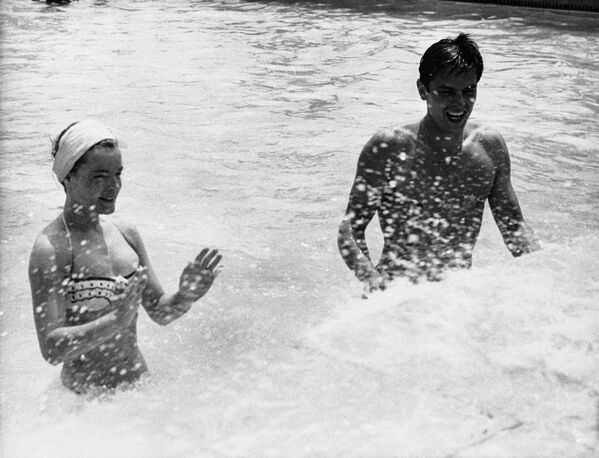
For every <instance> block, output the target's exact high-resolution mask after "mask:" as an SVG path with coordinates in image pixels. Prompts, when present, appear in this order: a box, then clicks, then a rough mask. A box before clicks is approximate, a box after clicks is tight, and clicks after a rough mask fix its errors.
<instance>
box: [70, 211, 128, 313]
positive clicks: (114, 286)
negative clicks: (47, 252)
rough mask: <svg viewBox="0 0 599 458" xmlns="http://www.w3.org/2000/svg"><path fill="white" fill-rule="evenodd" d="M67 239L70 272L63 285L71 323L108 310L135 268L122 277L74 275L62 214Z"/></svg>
mask: <svg viewBox="0 0 599 458" xmlns="http://www.w3.org/2000/svg"><path fill="white" fill-rule="evenodd" d="M62 219H63V222H64V225H65V229H66V234H67V239H68V242H69V252H70V256H71V262H70V268H69V271H70V272H71V274H70V275H69V276H67V277H66V278H65V279H64V282H63V286H65V287H66V290H67V295H68V297H69V299H70V302H71V304H70V307H67V321H68V322H69V323H72V324H81V323H86V322H88V321H91V320H93V319H96V318H97V317H99V316H101V315H103V314H104V313H106V312H107V311H108V310H109V309H108V310H105V309H106V308H107V307H108V306H109V305H110V303H111V299H112V298H113V297H114V296H115V295H117V294H120V293H122V292H124V291H125V289H126V288H127V285H128V284H129V279H130V278H131V277H132V276H133V275H134V274H135V270H134V271H133V272H131V273H130V274H129V275H127V276H125V277H123V276H122V275H117V276H116V277H82V276H78V275H74V274H73V273H72V272H73V265H74V260H73V257H74V252H73V245H72V242H71V233H70V232H69V229H68V226H67V224H66V221H65V220H64V214H63V216H62Z"/></svg>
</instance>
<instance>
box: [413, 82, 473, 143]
mask: <svg viewBox="0 0 599 458" xmlns="http://www.w3.org/2000/svg"><path fill="white" fill-rule="evenodd" d="M476 84H477V79H476V72H475V71H474V70H468V71H465V72H461V73H455V72H442V73H440V74H438V75H436V76H435V77H434V78H433V79H432V80H431V82H430V83H429V88H428V89H427V88H426V87H425V86H424V84H422V83H421V82H420V81H418V91H419V93H420V96H421V98H422V99H423V100H426V105H427V112H428V115H429V116H430V117H431V118H432V120H433V121H434V122H435V124H436V125H437V127H438V128H439V129H440V130H441V131H443V132H455V131H461V130H463V129H464V127H465V126H466V122H467V121H468V118H469V117H470V114H471V113H472V110H473V109H474V103H475V101H476Z"/></svg>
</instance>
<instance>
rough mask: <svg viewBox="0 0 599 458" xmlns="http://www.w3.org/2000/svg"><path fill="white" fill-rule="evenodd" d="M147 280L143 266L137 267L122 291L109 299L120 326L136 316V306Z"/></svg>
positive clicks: (126, 324) (128, 322)
mask: <svg viewBox="0 0 599 458" xmlns="http://www.w3.org/2000/svg"><path fill="white" fill-rule="evenodd" d="M147 282H148V277H147V276H146V269H145V267H138V268H137V270H136V271H135V274H134V275H133V276H132V277H131V278H130V279H129V281H128V283H127V287H126V288H125V289H124V291H123V292H121V293H119V294H116V295H115V296H113V298H112V299H111V301H110V302H111V307H112V309H113V310H114V311H115V312H116V319H117V322H118V324H119V325H120V326H122V327H128V326H129V325H130V324H131V322H132V321H133V320H134V319H135V317H136V316H137V308H138V307H139V304H141V295H142V293H143V290H144V288H145V287H146V283H147Z"/></svg>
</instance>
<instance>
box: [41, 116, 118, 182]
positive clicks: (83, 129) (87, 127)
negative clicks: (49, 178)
mask: <svg viewBox="0 0 599 458" xmlns="http://www.w3.org/2000/svg"><path fill="white" fill-rule="evenodd" d="M102 140H112V141H114V142H115V143H116V142H117V140H116V137H115V135H114V134H113V133H112V131H111V130H110V129H109V128H108V127H106V126H104V125H103V124H101V123H99V122H98V121H95V120H93V119H84V120H82V121H79V122H78V123H76V124H74V125H72V126H71V127H69V128H68V129H67V131H66V132H65V133H64V134H63V135H62V137H61V138H60V141H59V142H58V149H57V151H56V155H55V156H54V164H53V165H52V170H53V171H54V173H55V174H56V178H58V181H59V182H61V183H62V182H63V181H64V179H65V178H66V176H67V175H68V174H69V172H70V171H71V169H72V168H73V166H74V165H75V162H77V161H78V160H79V158H80V157H81V156H83V155H84V154H85V153H86V152H87V151H88V150H89V149H90V148H91V147H92V146H94V145H96V144H98V143H100V142H101V141H102Z"/></svg>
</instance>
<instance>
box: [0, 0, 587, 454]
mask: <svg viewBox="0 0 599 458" xmlns="http://www.w3.org/2000/svg"><path fill="white" fill-rule="evenodd" d="M1 8H2V13H3V14H2V25H1V27H2V28H1V30H2V35H1V46H2V48H1V49H2V54H1V55H2V58H1V60H0V67H1V70H0V71H1V73H0V76H1V82H2V84H1V89H0V91H1V97H2V98H1V106H2V113H1V116H2V117H1V122H0V127H1V130H2V137H1V153H0V154H1V155H0V161H1V162H0V165H1V168H0V169H1V170H0V192H1V194H0V199H1V211H2V212H1V217H2V218H1V222H0V238H1V245H0V246H1V247H2V248H1V250H2V251H1V256H0V268H1V271H0V275H1V279H0V282H1V283H0V286H1V297H0V358H1V365H0V393H1V398H0V400H1V416H0V428H1V429H0V455H2V456H6V457H29V456H47V457H81V456H86V457H106V456H144V457H165V456H167V457H188V456H452V455H457V456H577V457H579V456H596V455H597V453H598V452H599V445H598V439H599V429H598V428H599V427H598V418H599V414H598V406H599V396H598V393H599V383H598V378H597V373H599V361H598V357H597V352H598V350H599V313H598V311H597V303H599V301H598V299H599V282H598V281H597V279H598V278H599V257H598V255H599V235H598V234H599V231H598V230H599V204H598V202H599V154H597V145H598V144H599V129H598V128H597V118H598V116H599V96H598V95H597V91H596V84H597V81H598V80H599V35H598V34H597V32H596V30H597V25H599V15H593V14H589V13H574V12H563V11H545V10H531V9H523V8H511V7H505V6H501V7H499V6H493V5H474V4H465V3H453V2H439V1H428V0H427V1H408V2H401V3H400V2H391V1H382V2H374V1H363V2H352V1H342V0H339V1H332V2H322V3H289V2H244V1H240V0H231V1H224V0H221V1H195V2H194V1H183V0H173V1H169V2H159V1H151V0H141V1H134V2H131V1H128V2H125V1H94V2H91V1H89V2H88V1H79V2H74V3H72V4H69V5H65V6H50V5H47V4H45V3H42V2H18V1H16V0H6V1H4V2H2V5H1ZM459 31H466V32H469V33H471V34H472V35H473V37H474V38H475V39H476V40H477V42H478V43H479V45H480V48H481V51H482V53H483V57H484V59H485V73H484V74H483V77H482V80H481V82H480V85H479V96H478V100H477V105H476V108H475V111H474V114H473V117H472V119H473V121H475V122H481V123H488V124H490V125H493V126H494V127H496V128H497V129H498V130H499V131H500V132H502V133H503V135H504V137H505V139H506V141H507V143H508V146H509V148H510V151H511V157H512V180H513V183H514V187H515V188H516V191H517V193H518V196H519V199H520V203H521V206H522V208H523V211H524V214H525V217H526V219H527V220H528V222H529V223H530V225H531V226H532V227H533V228H534V229H535V231H536V233H537V235H538V236H539V238H540V239H541V241H542V243H543V247H544V249H543V250H542V251H541V252H538V253H535V254H532V255H530V256H525V257H522V258H518V259H514V258H512V257H511V256H510V255H509V253H508V251H507V249H506V248H505V247H504V246H503V243H502V241H501V238H500V236H499V233H498V231H497V229H496V227H495V224H494V222H493V220H492V217H491V215H490V213H488V212H487V213H486V214H485V220H484V222H483V230H482V233H481V237H480V239H479V243H478V245H477V247H476V249H475V252H474V266H473V268H472V269H471V270H470V271H468V272H459V273H453V274H450V275H448V277H447V278H446V280H445V281H443V282H441V283H431V284H421V285H417V286H414V285H411V284H408V283H402V282H401V281H400V282H398V283H396V284H394V285H393V287H392V288H390V289H389V290H387V291H385V292H384V293H379V294H375V295H374V296H372V297H371V299H369V300H368V301H364V300H362V299H361V298H360V296H361V287H360V285H359V283H358V281H357V280H356V279H355V278H354V277H353V275H352V273H351V272H350V271H349V270H347V268H346V267H345V265H344V264H343V261H342V259H341V257H340V255H339V254H338V251H337V247H336V237H337V227H338V224H339V222H340V220H341V218H342V216H343V212H344V210H345V206H346V203H347V196H348V193H349V189H350V186H351V183H352V181H353V177H354V172H355V166H356V160H357V156H358V154H359V151H360V149H361V147H362V145H363V144H364V143H365V142H366V141H367V140H368V138H369V137H370V136H371V135H372V134H373V133H374V132H376V131H377V130H379V129H384V128H390V127H393V126H397V125H402V124H405V123H407V122H411V121H414V120H417V119H419V118H420V117H422V116H423V114H424V110H425V107H424V105H423V103H422V101H421V100H420V99H419V97H418V94H417V91H416V83H415V81H416V78H417V68H418V61H419V58H420V56H421V54H422V53H423V52H424V50H425V49H426V48H427V47H428V46H429V45H430V44H432V43H433V42H434V41H437V40H439V39H441V38H444V37H446V36H450V35H455V34H456V33H457V32H459ZM87 116H93V117H97V118H99V119H102V120H103V121H104V122H105V123H107V124H108V125H111V126H114V127H115V129H116V130H117V132H119V133H120V135H121V136H122V137H123V138H125V140H126V143H127V148H126V150H125V151H124V164H125V171H124V175H123V181H124V186H123V189H122V191H121V195H120V197H119V201H118V202H117V214H118V215H120V216H121V217H123V218H126V219H128V220H130V221H133V222H134V223H135V224H136V225H137V226H138V228H139V229H140V232H141V233H142V236H143V237H144V240H145V242H146V246H147V248H148V251H149V253H150V256H151V258H152V260H153V263H154V267H155V269H156V271H157V272H158V274H159V276H160V277H161V279H162V283H163V285H164V286H165V287H166V289H168V290H173V288H175V287H176V284H177V281H178V275H179V273H180V271H181V269H182V267H183V266H184V265H185V264H186V263H187V262H188V261H189V260H191V259H192V258H193V256H194V255H195V254H196V253H197V252H198V251H199V250H200V249H201V248H202V247H204V246H212V247H218V248H220V249H221V251H222V252H223V256H224V260H223V265H224V269H223V272H222V274H221V275H220V277H219V278H218V280H217V282H216V284H215V285H214V287H213V289H212V290H211V291H210V292H209V293H208V295H207V296H205V298H204V299H202V301H201V302H200V303H199V304H197V305H196V306H194V308H193V309H192V310H191V311H190V313H189V314H188V315H186V316H185V317H184V318H182V319H180V320H178V321H177V322H175V323H173V324H172V325H170V326H168V327H164V328H161V327H159V326H157V325H155V324H154V323H152V322H151V321H150V320H149V319H148V318H147V316H145V315H144V314H142V315H141V316H140V321H139V335H140V346H141V349H142V352H143V353H144V355H145V356H146V359H147V361H148V365H149V367H150V374H149V375H148V376H147V377H145V378H144V379H143V380H142V382H141V383H140V384H139V386H138V387H137V388H136V389H134V390H129V391H122V392H117V393H116V394H113V395H102V396H98V397H95V398H89V397H88V398H82V397H78V396H75V395H73V394H71V393H69V392H67V391H66V390H64V389H63V388H61V387H60V383H59V380H58V375H59V368H58V367H55V366H50V365H48V364H47V363H46V362H45V361H44V360H43V359H42V358H41V355H40V353H39V350H38V346H37V338H36V334H35V329H34V325H33V318H32V307H31V302H30V293H29V285H28V280H27V262H28V255H29V250H30V249H31V246H32V243H33V240H34V238H35V236H36V234H37V233H38V232H39V231H40V230H41V229H42V228H43V227H44V226H45V225H46V224H47V223H48V222H49V221H50V220H51V219H53V218H54V217H55V216H56V215H57V214H58V212H59V211H60V208H61V206H62V204H63V202H64V195H63V192H62V188H61V187H60V185H58V184H57V183H56V181H55V180H54V179H53V177H52V174H51V171H50V166H51V164H50V153H49V150H50V138H52V137H54V136H55V135H56V134H57V133H58V132H59V131H60V130H61V129H62V128H64V127H65V126H66V125H68V124H69V123H71V122H73V121H75V120H77V119H80V118H82V117H87ZM375 226H376V224H372V225H371V227H370V228H369V231H368V234H367V236H368V241H369V243H370V245H371V246H372V247H373V252H375V253H377V252H379V251H380V248H381V240H380V232H379V231H378V230H377V228H376V227H375Z"/></svg>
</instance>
